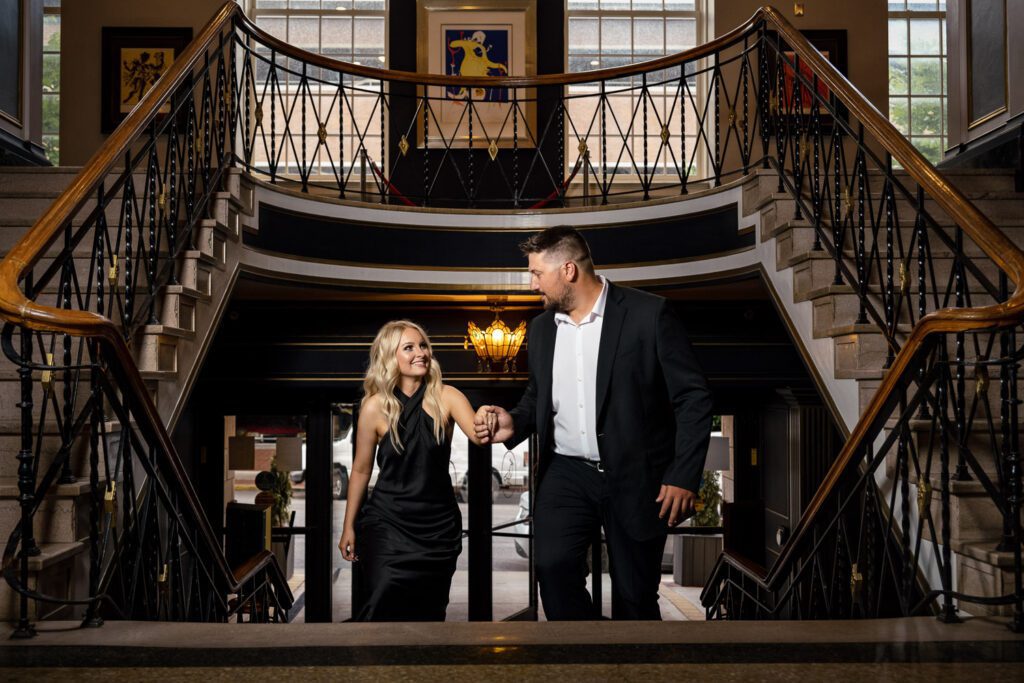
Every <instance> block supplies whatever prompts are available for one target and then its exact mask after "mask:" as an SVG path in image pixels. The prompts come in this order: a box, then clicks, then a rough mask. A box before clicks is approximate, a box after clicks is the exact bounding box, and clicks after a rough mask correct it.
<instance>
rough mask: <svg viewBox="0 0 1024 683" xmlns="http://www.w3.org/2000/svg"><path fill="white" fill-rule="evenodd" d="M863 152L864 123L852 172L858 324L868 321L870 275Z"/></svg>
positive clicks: (858, 139) (859, 135) (865, 170)
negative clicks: (867, 250) (855, 232)
mask: <svg viewBox="0 0 1024 683" xmlns="http://www.w3.org/2000/svg"><path fill="white" fill-rule="evenodd" d="M864 154H865V152H864V124H860V125H859V128H858V132H857V158H856V160H855V161H854V172H855V173H856V174H857V292H858V298H859V299H860V304H859V309H860V310H859V312H858V313H857V324H858V325H863V324H866V323H867V321H868V312H867V296H868V278H869V277H870V276H871V269H870V268H868V264H867V252H866V251H865V248H864V240H865V234H864V231H865V225H864V202H865V200H866V199H867V197H866V194H867V188H866V187H865V186H864V181H865V178H864V175H865V173H866V172H867V169H866V168H865V160H864Z"/></svg>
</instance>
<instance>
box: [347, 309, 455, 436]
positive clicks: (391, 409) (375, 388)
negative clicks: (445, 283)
mask: <svg viewBox="0 0 1024 683" xmlns="http://www.w3.org/2000/svg"><path fill="white" fill-rule="evenodd" d="M408 329H413V330H416V331H417V332H419V333H420V334H421V335H423V340H424V341H425V342H426V343H427V349H428V350H429V351H430V368H429V370H428V372H427V376H426V377H425V378H424V381H425V382H426V383H427V386H426V389H425V391H424V394H423V409H424V410H425V411H426V412H427V415H429V416H430V417H431V418H432V419H433V420H434V436H435V437H436V438H437V442H438V443H441V442H442V441H444V438H445V431H446V429H447V426H448V411H447V410H445V407H444V401H442V400H441V366H440V365H439V364H438V362H437V360H436V359H435V358H434V350H433V348H432V347H431V346H430V338H429V337H428V336H427V333H426V331H424V329H423V328H422V327H420V326H419V325H417V324H416V323H414V322H412V321H409V320H392V321H391V322H389V323H385V324H384V326H383V327H381V328H380V331H379V332H377V338H376V339H374V340H373V345H372V346H370V367H369V369H368V370H367V371H366V378H365V379H364V380H363V392H364V394H365V396H364V397H363V401H368V400H369V399H370V398H371V397H373V396H374V395H375V394H380V398H381V406H382V408H383V410H384V419H385V420H386V421H387V423H388V433H389V434H390V435H391V443H393V444H394V445H395V448H396V449H397V450H398V451H399V452H401V451H402V448H403V446H402V439H401V437H400V436H399V435H398V418H399V417H400V416H401V415H402V402H401V401H399V400H398V397H396V396H395V387H396V386H398V381H399V378H400V377H399V372H398V357H397V354H398V344H399V343H400V342H401V341H402V333H403V332H405V331H406V330H408Z"/></svg>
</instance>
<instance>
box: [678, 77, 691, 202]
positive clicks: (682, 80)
mask: <svg viewBox="0 0 1024 683" xmlns="http://www.w3.org/2000/svg"><path fill="white" fill-rule="evenodd" d="M689 89H690V86H689V84H688V83H687V82H686V64H680V65H679V144H680V145H681V147H682V152H681V154H680V157H681V163H682V172H681V173H680V174H679V194H687V189H686V181H687V180H689V179H690V160H689V159H688V158H687V157H686V93H687V92H688V91H689Z"/></svg>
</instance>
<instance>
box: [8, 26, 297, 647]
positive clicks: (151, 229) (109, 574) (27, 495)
mask: <svg viewBox="0 0 1024 683" xmlns="http://www.w3.org/2000/svg"><path fill="white" fill-rule="evenodd" d="M230 17H231V11H230V9H229V8H224V9H223V10H222V11H221V13H220V15H219V20H218V19H215V20H214V21H212V22H211V24H210V25H209V26H208V27H207V29H206V30H205V31H204V33H203V34H202V35H201V36H200V38H199V39H198V40H197V41H196V42H195V43H193V44H192V45H191V46H190V47H189V49H188V50H187V51H186V53H185V54H183V55H182V56H181V63H180V64H176V66H177V68H175V69H174V70H173V74H171V75H168V76H167V77H165V78H164V79H163V80H162V81H161V83H160V84H159V85H158V86H157V87H155V88H154V90H153V91H152V92H151V93H149V95H148V96H147V98H146V100H145V101H144V102H143V103H142V105H140V106H139V107H137V108H136V109H135V110H134V111H133V112H132V113H131V114H130V115H129V116H128V118H127V119H126V121H125V122H124V123H123V124H122V125H121V126H120V127H119V128H118V130H117V131H116V132H115V133H114V134H113V135H112V136H111V138H110V139H109V140H108V141H107V143H106V145H104V147H103V148H102V149H101V150H100V151H99V152H98V153H97V154H96V156H95V157H94V158H93V160H92V161H91V162H90V163H89V164H88V165H87V166H86V167H85V169H84V170H83V171H82V173H80V174H79V176H78V177H77V178H76V179H75V181H74V182H73V183H72V185H71V187H70V189H69V190H68V191H67V192H65V193H64V194H63V195H62V196H61V197H60V198H59V199H58V200H57V201H56V202H55V203H54V205H53V206H52V207H50V209H49V210H47V212H46V213H45V215H44V216H43V217H42V218H41V219H40V220H39V221H38V222H37V224H36V226H35V227H34V228H33V229H32V230H31V231H30V232H29V233H28V234H27V235H26V236H25V237H24V238H23V239H22V241H21V242H20V243H19V244H18V245H16V246H15V247H14V249H12V251H11V252H10V254H9V255H8V256H7V258H6V259H5V260H4V263H3V268H4V273H5V274H6V275H7V276H8V277H10V276H11V275H12V274H13V281H12V280H7V283H8V285H15V286H16V289H12V288H10V287H8V288H7V289H5V291H4V293H3V296H2V297H0V298H2V299H3V300H4V303H5V304H6V305H7V306H5V310H4V316H3V317H4V318H5V319H6V320H7V322H6V324H5V326H4V328H3V334H2V345H3V351H4V353H5V355H6V356H7V357H8V358H9V359H10V360H11V361H13V362H14V363H15V364H16V365H17V366H18V376H19V378H20V387H21V392H20V393H21V400H20V402H19V403H18V409H19V412H20V421H21V449H20V451H19V453H18V462H19V467H18V490H19V493H20V496H19V503H20V506H21V513H22V514H21V523H20V524H19V525H18V526H17V527H16V528H15V529H14V530H13V531H12V532H11V534H10V537H9V539H8V541H7V543H6V546H5V548H4V555H3V571H4V578H5V579H6V580H7V582H8V584H9V585H10V586H11V587H12V588H13V590H14V591H15V592H16V594H17V595H18V597H19V601H20V602H19V610H20V618H19V623H18V628H17V631H16V633H15V635H16V636H22V637H27V636H30V635H32V634H33V633H34V631H33V628H32V626H31V623H30V620H29V600H35V601H38V602H39V603H41V604H43V605H46V604H57V605H72V606H78V607H79V609H80V610H82V611H84V623H85V624H87V625H98V624H100V623H102V621H103V620H104V619H110V618H117V619H168V620H200V621H228V620H235V621H247V620H252V621H286V620H287V618H288V609H289V608H290V607H291V604H292V596H291V592H290V590H289V588H288V584H287V582H286V581H285V580H284V578H283V576H282V575H281V573H280V570H279V568H278V567H277V564H276V560H275V559H274V557H273V555H272V554H270V553H262V554H260V555H258V556H256V557H254V558H252V559H251V560H250V561H249V562H247V563H246V564H245V565H244V566H242V567H229V566H228V565H227V562H226V559H225V556H224V552H223V547H222V542H221V540H220V538H219V537H218V536H217V535H215V533H214V532H213V530H212V528H211V526H210V524H209V521H208V520H207V518H206V515H205V513H204V512H203V509H202V507H201V506H200V503H199V500H198V497H197V496H196V493H195V491H194V490H193V487H192V484H191V482H190V479H189V476H188V472H187V470H186V469H185V467H184V465H183V464H182V462H181V461H180V460H179V458H178V455H177V453H176V451H175V449H174V447H173V445H172V444H171V441H170V438H169V436H168V434H167V432H166V429H165V427H164V425H163V424H162V422H161V420H160V418H159V416H158V414H157V412H156V408H155V406H154V404H153V400H152V398H151V396H150V391H149V389H148V388H147V386H146V384H145V382H144V381H143V379H142V377H141V376H140V373H139V371H138V368H137V366H136V363H135V360H134V358H133V356H132V354H131V351H130V347H131V345H132V344H133V343H134V342H135V341H136V339H137V337H138V333H139V331H140V328H141V327H142V326H144V325H146V324H149V323H155V322H157V321H158V315H159V313H160V311H159V310H158V308H159V305H160V301H159V294H160V292H161V288H162V287H163V286H164V285H165V284H169V283H174V282H176V278H177V276H178V274H179V271H178V268H179V265H178V264H179V257H180V256H181V254H182V252H183V251H184V250H186V249H190V248H191V244H192V241H193V237H194V236H193V229H194V227H195V225H196V224H197V222H198V221H199V220H201V219H202V218H205V217H206V216H207V213H208V211H209V208H210V206H211V202H212V199H213V195H214V193H215V192H217V191H218V190H220V189H221V187H222V186H223V181H224V176H225V172H226V170H227V169H228V168H229V167H230V166H231V164H232V160H233V143H234V137H233V135H232V134H231V131H232V130H233V126H234V123H235V121H237V117H238V107H237V105H236V102H237V98H236V96H235V92H234V91H233V89H232V87H231V83H230V82H229V81H227V80H226V74H227V73H228V69H229V65H230V64H232V63H233V59H232V56H233V42H232V36H233V32H232V29H231V23H230ZM19 299H21V303H18V300H19ZM12 305H13V311H12V308H11V307H10V306H12ZM14 311H16V314H14V315H12V313H13V312H14ZM51 316H52V317H51ZM83 461H84V462H83ZM83 471H84V472H87V475H86V476H87V477H88V482H89V486H88V491H89V505H88V508H89V513H88V516H89V523H88V538H87V540H86V541H85V543H86V545H87V547H88V565H89V566H88V588H87V591H86V594H85V595H78V596H76V595H74V594H73V591H72V595H71V597H70V599H69V598H68V597H67V594H65V595H63V596H54V595H47V594H45V593H44V592H42V589H41V588H40V587H38V586H35V587H33V586H32V585H31V584H30V571H29V565H30V562H31V558H32V557H34V556H37V555H39V554H40V547H39V544H38V543H37V540H36V538H35V534H34V528H35V526H36V522H37V518H41V517H42V516H44V515H45V514H49V513H48V512H45V511H44V512H41V504H42V503H43V500H44V497H45V496H46V495H47V493H48V492H49V491H51V490H52V488H53V487H54V486H55V485H56V484H58V483H69V482H72V481H74V479H75V476H76V473H81V472H83Z"/></svg>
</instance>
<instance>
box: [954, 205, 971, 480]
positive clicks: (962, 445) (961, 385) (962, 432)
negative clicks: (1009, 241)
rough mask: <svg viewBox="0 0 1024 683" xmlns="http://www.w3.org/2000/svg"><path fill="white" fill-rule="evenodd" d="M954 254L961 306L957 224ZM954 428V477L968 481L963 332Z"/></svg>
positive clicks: (958, 355) (961, 244)
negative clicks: (955, 439)
mask: <svg viewBox="0 0 1024 683" xmlns="http://www.w3.org/2000/svg"><path fill="white" fill-rule="evenodd" d="M953 234H954V238H953V239H954V244H955V247H954V254H953V287H954V290H955V292H956V307H957V308H963V307H964V306H965V305H966V304H967V296H966V292H965V291H964V290H965V288H966V282H965V278H964V275H965V273H964V269H963V260H962V259H964V258H965V256H964V231H963V229H962V228H961V227H960V226H959V225H957V226H956V228H955V230H954V233H953ZM955 339H956V406H955V410H956V430H957V459H956V473H955V474H954V477H953V478H954V479H956V480H957V481H969V480H970V479H971V475H970V473H969V472H968V471H967V460H966V455H965V454H966V451H967V435H966V428H967V424H966V422H967V403H966V398H965V396H964V389H965V387H966V382H967V378H966V363H967V357H966V351H967V349H966V347H965V346H964V333H963V332H957V333H956V336H955Z"/></svg>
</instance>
